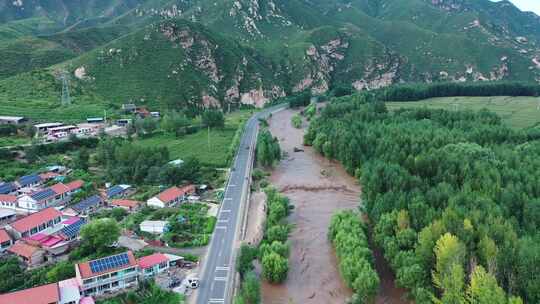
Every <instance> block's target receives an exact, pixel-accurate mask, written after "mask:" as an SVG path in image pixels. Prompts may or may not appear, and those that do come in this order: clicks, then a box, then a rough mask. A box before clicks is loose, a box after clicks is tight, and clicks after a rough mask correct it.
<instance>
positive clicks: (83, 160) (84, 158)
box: [73, 147, 90, 171]
mask: <svg viewBox="0 0 540 304" xmlns="http://www.w3.org/2000/svg"><path fill="white" fill-rule="evenodd" d="M89 162H90V153H88V149H86V148H84V147H83V148H81V149H79V151H77V152H76V153H75V157H74V158H73V167H74V168H76V169H81V170H84V171H88V166H89Z"/></svg>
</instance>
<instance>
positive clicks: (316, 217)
mask: <svg viewBox="0 0 540 304" xmlns="http://www.w3.org/2000/svg"><path fill="white" fill-rule="evenodd" d="M295 113H296V112H295V111H293V110H285V111H282V112H279V113H276V114H274V115H273V116H272V118H271V119H270V120H269V122H270V130H271V132H272V134H273V135H274V136H276V137H277V138H278V139H279V141H280V142H279V143H280V146H281V149H282V150H283V151H284V152H285V154H286V156H285V158H284V159H283V160H282V161H281V163H280V164H279V165H278V166H277V167H276V168H275V170H274V171H273V173H272V175H271V177H270V180H271V182H272V184H273V185H274V186H275V187H276V188H277V189H279V190H280V191H281V192H282V193H283V194H285V195H286V196H288V197H289V198H290V199H291V203H292V204H293V205H294V207H295V209H294V210H293V212H292V214H291V216H290V217H289V222H290V223H291V224H293V226H294V228H293V230H292V233H291V235H290V237H289V241H290V243H291V255H290V259H289V274H288V278H287V281H286V282H285V283H283V284H281V285H271V284H268V283H263V286H262V289H263V303H264V304H293V303H294V304H330V303H345V302H346V300H347V299H348V298H349V297H350V296H351V295H352V291H351V290H350V289H349V288H348V287H347V286H346V285H345V284H344V282H343V281H342V280H341V277H340V274H339V270H338V266H337V260H336V257H335V254H334V250H333V248H332V245H331V243H330V242H329V241H328V238H327V232H328V226H329V224H330V218H331V216H332V214H333V213H334V212H336V211H338V210H341V209H355V208H358V206H359V204H360V191H361V189H360V186H359V185H358V183H357V181H356V180H355V179H354V178H353V177H351V176H349V175H348V174H347V173H346V172H345V170H344V169H343V168H342V167H341V165H339V164H337V163H335V162H331V161H329V160H327V159H325V158H324V157H322V156H320V155H319V154H317V153H316V152H315V151H313V149H312V148H310V147H303V146H302V142H303V135H304V130H303V129H296V128H294V127H293V126H292V124H291V118H292V116H293V115H294V114H295ZM295 147H296V148H301V149H304V152H294V148H295ZM376 256H377V255H376ZM376 266H377V269H378V270H380V271H381V273H380V275H381V292H380V295H379V296H378V297H377V300H376V302H377V303H406V302H405V301H401V300H400V298H401V296H402V295H403V291H402V290H399V289H397V288H395V287H394V283H393V275H392V272H391V271H390V270H389V269H388V267H386V265H385V264H384V261H383V259H382V258H381V257H380V256H379V258H378V259H377V265H376Z"/></svg>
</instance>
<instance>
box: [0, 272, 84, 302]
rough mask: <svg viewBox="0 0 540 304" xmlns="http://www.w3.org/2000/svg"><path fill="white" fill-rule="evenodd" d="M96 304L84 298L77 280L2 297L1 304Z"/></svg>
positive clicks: (64, 281)
mask: <svg viewBox="0 0 540 304" xmlns="http://www.w3.org/2000/svg"><path fill="white" fill-rule="evenodd" d="M15 303H16V304H94V303H95V302H94V299H93V298H92V297H83V296H81V294H80V286H79V284H78V282H77V280H76V279H75V278H72V279H67V280H63V281H60V282H58V283H51V284H47V285H42V286H38V287H34V288H28V289H24V290H19V291H15V292H11V293H6V294H3V295H0V304H15Z"/></svg>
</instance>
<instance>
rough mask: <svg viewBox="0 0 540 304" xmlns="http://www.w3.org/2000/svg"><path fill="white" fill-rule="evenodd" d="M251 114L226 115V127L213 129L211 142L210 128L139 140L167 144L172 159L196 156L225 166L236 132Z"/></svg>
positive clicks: (211, 164)
mask: <svg viewBox="0 0 540 304" xmlns="http://www.w3.org/2000/svg"><path fill="white" fill-rule="evenodd" d="M250 116H251V114H250V111H245V110H244V111H237V112H233V113H231V114H229V115H227V116H226V121H225V128H223V129H211V130H210V142H209V141H208V129H201V130H199V131H197V132H196V133H193V134H188V135H185V136H182V137H176V136H174V135H173V134H160V135H155V136H153V137H150V138H144V139H141V140H139V141H138V143H139V144H141V145H144V146H146V147H160V146H166V147H167V148H169V152H170V154H171V158H172V159H177V158H180V159H185V158H186V157H196V158H197V159H199V161H201V162H202V163H203V164H205V165H209V166H216V167H225V166H226V165H227V155H228V151H229V148H230V146H231V143H232V140H233V138H234V134H235V133H236V130H237V128H238V126H239V124H240V123H241V121H242V120H244V119H247V118H249V117H250Z"/></svg>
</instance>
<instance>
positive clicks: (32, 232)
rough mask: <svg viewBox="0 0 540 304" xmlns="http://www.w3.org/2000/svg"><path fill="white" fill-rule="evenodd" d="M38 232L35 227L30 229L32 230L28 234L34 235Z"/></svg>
mask: <svg viewBox="0 0 540 304" xmlns="http://www.w3.org/2000/svg"><path fill="white" fill-rule="evenodd" d="M37 232H38V229H37V228H36V227H34V228H32V230H30V233H31V234H34V233H37Z"/></svg>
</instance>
